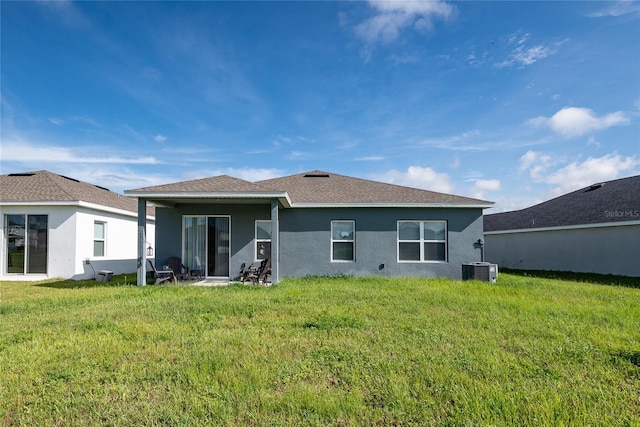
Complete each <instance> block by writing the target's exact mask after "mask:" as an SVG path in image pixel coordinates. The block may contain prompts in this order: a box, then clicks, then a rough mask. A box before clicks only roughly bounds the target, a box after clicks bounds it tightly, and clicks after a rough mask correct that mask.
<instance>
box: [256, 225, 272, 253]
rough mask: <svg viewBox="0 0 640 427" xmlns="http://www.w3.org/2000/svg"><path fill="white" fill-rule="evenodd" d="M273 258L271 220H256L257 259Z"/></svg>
mask: <svg viewBox="0 0 640 427" xmlns="http://www.w3.org/2000/svg"><path fill="white" fill-rule="evenodd" d="M267 258H271V221H270V220H269V221H263V220H258V221H256V260H262V259H267Z"/></svg>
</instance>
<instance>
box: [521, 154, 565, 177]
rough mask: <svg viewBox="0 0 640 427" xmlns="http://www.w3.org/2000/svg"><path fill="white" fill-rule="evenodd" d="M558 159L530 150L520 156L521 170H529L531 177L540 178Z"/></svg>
mask: <svg viewBox="0 0 640 427" xmlns="http://www.w3.org/2000/svg"><path fill="white" fill-rule="evenodd" d="M555 162H556V160H553V158H552V157H551V156H550V155H548V154H544V153H541V152H538V151H532V150H529V151H527V152H526V153H525V154H523V155H522V156H521V157H520V166H519V170H520V172H525V171H528V172H529V175H530V176H531V178H533V179H534V180H539V179H541V177H542V176H543V174H544V173H545V172H546V171H547V170H548V169H549V168H550V167H551V166H553V165H554V164H555Z"/></svg>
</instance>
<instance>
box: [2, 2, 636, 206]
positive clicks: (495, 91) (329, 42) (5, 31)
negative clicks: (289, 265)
mask: <svg viewBox="0 0 640 427" xmlns="http://www.w3.org/2000/svg"><path fill="white" fill-rule="evenodd" d="M0 7H1V19H2V22H1V24H2V25H1V32H2V34H1V36H2V39H1V43H2V44H1V60H2V62H1V67H2V68H1V74H2V76H1V77H2V81H1V83H2V87H1V109H2V110H1V113H2V119H1V120H2V121H1V126H2V128H1V131H2V133H1V147H0V148H1V152H0V168H1V172H2V173H3V174H5V173H12V172H25V171H31V170H40V169H47V170H50V171H52V172H56V173H60V174H63V175H68V176H71V177H74V178H77V179H81V180H84V181H88V182H91V183H94V184H98V185H102V186H105V187H108V188H110V189H112V190H114V191H118V192H122V191H123V190H125V189H134V188H139V187H144V186H149V185H156V184H161V183H167V182H175V181H182V180H188V179H195V178H201V177H207V176H215V175H220V174H229V175H232V176H236V177H239V178H243V179H247V180H250V181H257V180H261V179H266V178H271V177H275V176H283V175H289V174H293V173H298V172H302V171H307V170H315V169H320V170H325V171H329V172H335V173H340V174H344V175H351V176H356V177H360V178H366V179H374V180H379V181H385V182H391V183H396V184H401V185H409V186H413V187H419V188H426V189H430V190H434V191H442V192H447V193H453V194H460V195H466V196H472V197H478V198H483V199H486V200H491V201H495V202H496V207H495V208H494V210H493V211H504V210H511V209H517V208H522V207H526V206H529V205H531V204H534V203H537V202H540V201H543V200H546V199H549V198H551V197H555V196H558V195H560V194H563V193H566V192H568V191H572V190H574V189H576V188H580V187H583V186H586V185H590V184H592V183H594V182H599V181H605V180H610V179H616V178H621V177H625V176H631V175H637V174H639V173H640V48H638V46H639V45H640V2H636V1H619V2H617V1H598V2H586V1H585V2H583V1H581V2H574V1H557V2H546V1H540V2H503V1H495V2H484V1H465V2H434V1H432V2H397V1H394V2H365V1H352V2H324V1H323V2H157V3H156V2H132V3H130V2H2V4H0Z"/></svg>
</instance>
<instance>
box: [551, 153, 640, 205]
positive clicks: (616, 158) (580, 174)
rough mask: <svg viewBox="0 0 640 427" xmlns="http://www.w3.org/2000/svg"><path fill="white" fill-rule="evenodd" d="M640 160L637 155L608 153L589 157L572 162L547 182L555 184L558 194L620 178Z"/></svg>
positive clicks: (556, 172) (552, 174) (630, 170)
mask: <svg viewBox="0 0 640 427" xmlns="http://www.w3.org/2000/svg"><path fill="white" fill-rule="evenodd" d="M638 164H640V162H639V161H638V159H637V158H636V157H630V156H621V155H620V154H617V153H614V154H607V155H605V156H602V157H596V158H592V157H589V158H588V159H587V160H585V161H583V162H572V163H570V164H568V165H566V166H564V167H562V168H560V169H558V170H557V171H555V172H553V173H551V174H550V175H548V176H547V177H546V178H545V180H544V181H545V182H546V183H547V184H551V185H554V188H553V192H554V193H556V194H557V195H560V194H564V193H568V192H570V191H573V190H576V189H578V188H582V187H586V186H587V185H591V184H594V183H597V182H602V181H610V180H612V179H616V178H619V177H620V176H621V175H622V174H624V173H625V172H626V173H628V172H632V171H633V169H634V168H635V167H636V166H638Z"/></svg>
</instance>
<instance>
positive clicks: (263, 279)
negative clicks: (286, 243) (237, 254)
mask: <svg viewBox="0 0 640 427" xmlns="http://www.w3.org/2000/svg"><path fill="white" fill-rule="evenodd" d="M267 277H271V258H267V259H263V260H262V261H261V262H260V265H259V267H258V268H257V269H256V270H255V271H251V272H249V274H248V275H247V277H246V279H245V280H247V281H250V282H251V283H254V284H258V283H262V284H263V285H266V284H267V282H268V279H267Z"/></svg>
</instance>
